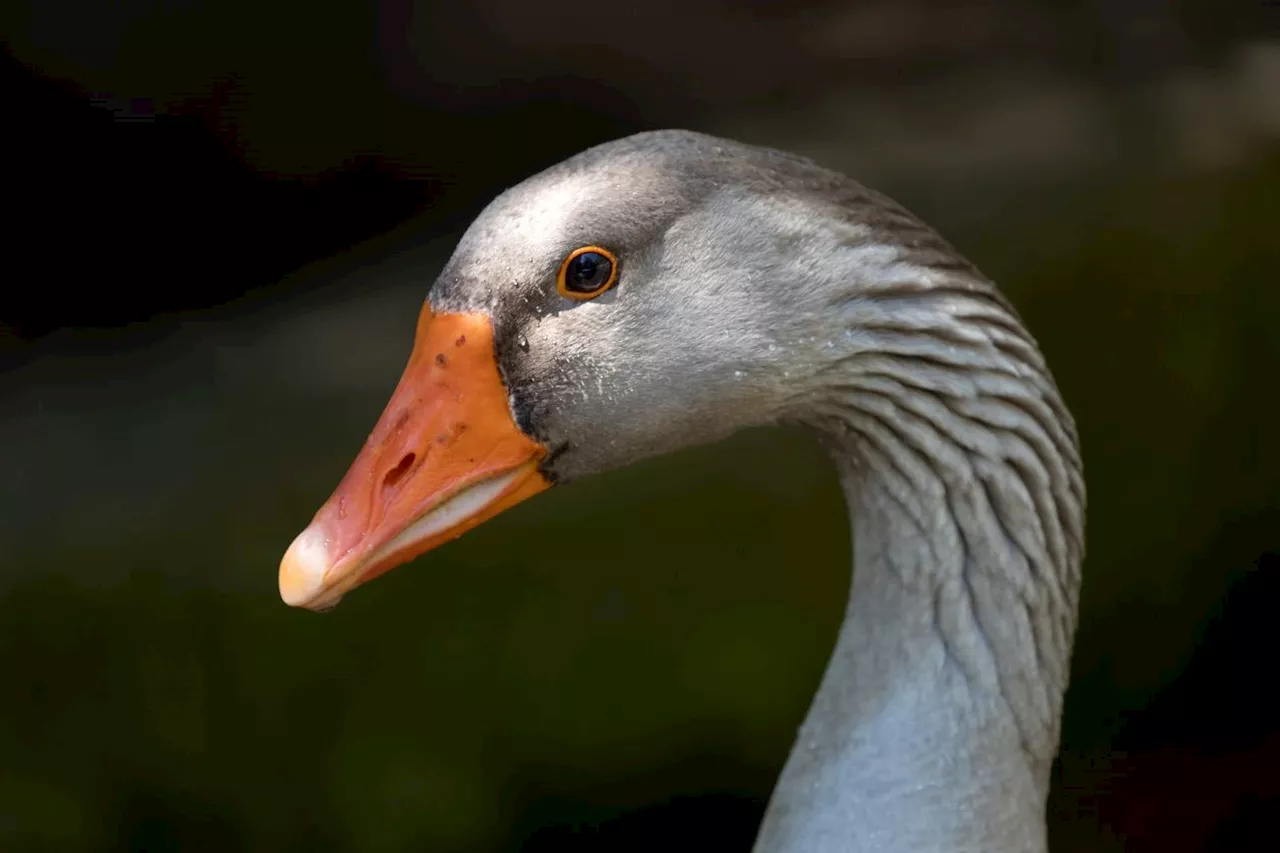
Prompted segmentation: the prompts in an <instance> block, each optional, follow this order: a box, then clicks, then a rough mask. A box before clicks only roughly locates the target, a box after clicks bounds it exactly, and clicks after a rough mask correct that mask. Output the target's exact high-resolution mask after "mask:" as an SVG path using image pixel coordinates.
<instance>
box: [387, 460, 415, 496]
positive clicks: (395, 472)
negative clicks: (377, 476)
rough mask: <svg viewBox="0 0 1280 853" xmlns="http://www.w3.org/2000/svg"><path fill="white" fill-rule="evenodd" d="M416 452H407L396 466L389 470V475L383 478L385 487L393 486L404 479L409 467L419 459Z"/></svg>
mask: <svg viewBox="0 0 1280 853" xmlns="http://www.w3.org/2000/svg"><path fill="white" fill-rule="evenodd" d="M417 458H418V457H417V455H416V454H414V453H406V454H405V455H404V458H403V459H401V460H400V461H399V462H398V463H397V464H396V467H394V468H392V469H391V470H390V471H388V472H387V476H385V477H383V478H382V485H383V486H384V487H385V488H391V487H393V486H395V485H396V483H399V482H400V481H401V480H403V479H404V475H405V474H408V473H409V469H410V468H412V467H413V462H414V460H415V459H417Z"/></svg>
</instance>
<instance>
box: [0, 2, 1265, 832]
mask: <svg viewBox="0 0 1280 853" xmlns="http://www.w3.org/2000/svg"><path fill="white" fill-rule="evenodd" d="M628 5H629V4H600V3H592V2H584V0H549V2H542V3H527V2H524V0H487V2H486V0H364V2H358V0H329V2H324V3H312V2H303V0H259V2H254V3H244V2H218V3H214V2H198V0H119V2H114V3H110V4H106V3H97V2H90V0H39V2H36V0H27V1H26V2H21V0H18V1H17V2H15V0H9V2H6V3H5V4H4V5H3V6H2V7H0V37H2V38H3V51H2V52H0V81H2V82H0V86H2V87H3V93H4V97H3V130H2V131H0V148H2V150H3V152H4V153H3V155H2V156H0V169H2V170H3V173H2V174H3V184H2V185H0V207H2V208H3V210H4V219H5V221H6V223H7V224H6V225H5V226H4V227H3V229H2V230H0V247H2V251H0V359H3V366H2V370H0V849H4V850H6V851H8V850H14V851H25V850H33V851H35V850H77V851H78V850H93V851H96V850H104V851H107V850H110V851H116V850H119V851H149V853H160V851H170V850H184V851H186V850H192V851H224V850H225V851H239V850H246V851H248V850H254V851H259V850H263V851H275V850H317V851H324V850H360V851H432V852H433V853H434V851H440V853H453V851H515V850H530V851H550V850H557V851H586V850H591V851H597V850H611V851H612V850H622V851H626V850H652V849H655V848H657V847H658V846H659V845H662V846H663V847H665V849H677V850H683V849H689V850H704V851H705V850H726V851H733V850H741V851H746V850H747V849H749V846H750V841H751V838H752V836H753V833H754V829H755V826H756V823H757V821H758V820H759V817H760V814H761V812H762V809H763V803H764V800H765V798H766V797H767V796H768V793H769V790H770V788H771V786H772V783H773V780H774V778H775V774H776V773H777V771H778V769H779V768H780V766H781V763H782V760H783V758H784V756H785V754H786V752H787V750H788V749H789V747H790V744H791V738H792V736H793V734H794V731H795V728H796V726H797V725H798V723H799V721H800V719H801V717H802V715H803V713H804V711H805V709H806V707H807V703H808V700H809V697H810V695H811V693H812V691H813V689H814V688H815V686H816V684H817V680H818V677H819V675H820V673H821V670H822V667H823V665H824V663H825V661H826V657H827V653H828V651H829V648H830V645H831V642H832V640H833V638H834V636H835V630H836V626H837V623H838V620H839V617H840V612H841V609H842V607H843V600H844V595H845V588H846V585H847V583H848V563H849V555H850V546H849V542H848V528H847V521H846V518H845V511H844V508H843V506H842V501H841V496H840V494H839V490H838V486H837V483H836V480H835V477H834V474H833V472H832V471H831V470H830V468H829V466H828V464H827V462H826V460H825V459H824V458H823V456H822V454H821V453H820V452H819V451H818V449H817V448H816V447H815V446H814V445H813V444H811V443H810V442H809V441H808V439H807V438H806V437H805V436H803V435H800V434H792V433H787V432H758V433H748V434H744V435H742V436H740V437H738V438H736V439H734V440H731V441H729V442H727V443H726V444H724V445H721V446H717V447H713V448H703V449H698V450H693V451H687V452H684V453H681V454H677V455H675V456H672V457H669V458H665V459H658V460H653V461H650V462H647V463H644V464H641V465H637V466H635V467H634V468H633V469H631V470H627V471H622V472H617V473H614V474H611V475H608V476H602V477H599V478H597V479H596V480H593V481H587V482H582V483H578V484H574V485H572V486H570V487H567V488H564V489H560V490H553V491H552V492H550V493H548V494H546V495H544V496H542V497H540V498H539V499H538V500H536V501H533V502H531V503H528V504H524V505H522V506H520V507H518V508H517V509H515V510H513V511H511V512H509V513H507V514H505V515H504V516H502V517H500V518H499V519H497V520H495V521H493V522H491V523H489V524H487V525H486V526H484V527H483V528H482V529H481V530H479V531H476V532H474V533H472V534H469V535H468V536H466V537H464V538H463V539H461V540H459V541H457V542H455V543H453V544H450V545H449V546H447V547H445V548H443V549H442V550H440V551H438V552H436V553H435V554H433V555H431V556H430V557H429V558H426V559H423V560H420V561H418V562H417V563H415V564H413V565H410V566H407V567H404V568H401V569H399V570H398V571H396V572H394V573H392V574H391V575H389V576H387V577H386V578H385V579H382V580H379V581H378V582H377V583H375V584H372V585H370V586H368V587H366V588H364V589H362V590H360V591H359V593H358V594H355V595H352V596H349V597H348V599H347V600H346V601H345V602H344V603H343V605H342V606H341V607H340V608H338V609H337V610H336V611H335V612H333V613H330V614H327V615H325V616H316V615H313V614H309V613H303V612H298V611H292V610H290V609H288V608H286V607H285V606H284V605H282V604H281V603H280V601H279V600H278V597H277V593H276V566H277V563H278V559H279V557H280V555H281V553H282V552H283V550H284V548H285V547H286V546H287V544H288V543H289V541H290V540H291V539H292V537H293V536H294V534H295V533H296V532H297V531H298V530H299V529H301V527H302V526H303V525H305V523H306V522H307V521H308V520H309V519H310V516H311V514H312V513H313V512H314V511H315V509H316V508H318V507H319V505H320V503H321V502H322V501H323V500H324V498H326V497H327V496H328V494H329V492H330V491H331V489H332V488H333V486H334V485H335V484H336V483H337V480H338V478H339V477H340V476H341V475H342V473H343V472H344V471H345V469H346V467H347V464H348V463H349V462H350V460H351V458H352V456H353V454H354V452H355V451H356V450H357V449H358V448H359V446H360V444H361V442H362V441H363V438H364V436H365V435H366V433H367V431H368V429H369V428H370V427H371V426H372V425H373V422H374V420H375V419H376V417H377V415H378V413H379V411H380V410H381V407H382V404H383V403H384V401H385V399H386V397H387V395H388V394H389V392H390V390H391V388H392V387H393V386H394V384H395V382H396V379H397V378H398V376H399V372H400V369H401V367H402V365H403V362H404V360H405V358H406V357H407V355H408V351H409V347H410V343H411V337H412V330H413V326H414V319H415V316H416V313H417V310H418V307H419V305H420V303H421V301H422V299H423V297H424V295H425V293H426V290H427V287H428V286H429V284H430V283H431V281H432V279H433V277H434V275H435V273H436V271H437V270H438V268H439V267H440V266H441V264H442V263H443V261H444V259H445V258H446V257H447V255H448V253H449V251H450V250H451V247H452V245H453V242H454V241H455V240H456V239H457V236H458V235H459V233H460V230H461V229H462V228H464V227H465V225H466V223H467V222H468V221H469V219H470V218H471V217H472V216H474V215H475V213H476V212H478V210H479V209H480V208H481V207H482V206H483V204H484V203H485V202H486V201H487V200H488V199H489V198H491V197H492V196H493V195H494V194H495V193H496V192H498V191H499V190H501V189H502V188H504V187H506V186H508V185H510V184H512V183H514V182H516V181H518V180H519V179H520V178H522V177H523V176H525V175H527V174H529V173H530V172H532V171H535V170H537V169H540V168H542V167H544V166H546V165H549V164H550V163H552V162H554V161H556V160H558V159H560V158H561V157H563V156H566V155H568V154H570V153H573V152H574V151H576V150H578V149H580V148H582V147H585V146H587V145H589V144H592V143H595V142H600V141H603V140H605V139H608V138H612V137H615V136H619V135H622V134H625V133H629V132H632V131H635V130H641V129H646V128H652V127H662V126H683V127H690V128H694V129H698V130H703V131H707V132H711V133H718V134H722V135H728V136H734V137H738V138H741V139H743V140H746V141H750V142H757V143H762V144H768V145H773V146H776V147H781V148H786V149H790V150H793V151H797V152H799V153H803V154H808V155H810V156H813V157H815V158H817V159H819V160H820V161H822V162H823V163H825V164H827V165H829V166H832V167H835V168H838V169H841V170H844V171H847V172H849V173H851V174H853V175H855V176H857V177H858V178H860V179H862V180H863V181H864V182H867V183H870V184H872V185H873V186H876V187H877V188H879V189H882V190H884V191H887V192H888V193H890V194H891V195H893V196H895V197H897V198H898V199H899V200H900V201H902V202H904V203H905V204H907V205H908V206H909V207H911V208H913V209H914V210H916V211H917V212H918V213H920V214H921V215H922V216H924V217H925V218H926V219H927V220H928V221H930V222H931V223H932V224H934V225H935V226H936V227H937V228H938V229H939V230H941V231H942V232H943V233H944V234H946V235H947V236H948V237H949V238H950V239H951V240H952V241H953V242H954V243H956V244H957V245H958V246H959V247H960V248H961V249H962V250H963V251H964V252H965V253H966V254H967V255H968V256H969V257H970V258H971V259H973V260H974V261H975V262H976V263H977V264H978V265H979V266H980V267H981V268H982V269H983V270H984V271H986V272H987V274H988V275H990V276H991V277H993V278H994V279H995V280H996V281H998V282H1000V283H1001V284H1002V285H1003V286H1004V287H1005V289H1006V291H1007V292H1008V294H1009V295H1010V296H1011V298H1012V299H1013V301H1014V302H1015V303H1016V305H1017V306H1018V307H1019V309H1020V310H1021V311H1022V312H1023V314H1024V317H1025V319H1026V320H1027V322H1028V323H1029V325H1030V326H1031V328H1032V330H1033V331H1034V332H1035V333H1036V334H1037V335H1038V337H1039V339H1040V341H1041V343H1042V345H1043V348H1044V350H1045V351H1046V353H1047V355H1048V357H1049V360H1050V363H1051V365H1052V366H1053V368H1054V370H1055V372H1056V374H1057V377H1058V379H1059V383H1060V385H1061V387H1062V389H1063V392H1064V394H1065V396H1066V399H1067V401H1068V403H1069V404H1070V406H1071V407H1072V409H1073V410H1074V412H1075V414H1076V417H1077V420H1078V423H1079V426H1080V432H1081V435H1082V440H1083V445H1084V453H1085V461H1086V473H1087V477H1088V482H1089V486H1090V502H1089V511H1090V521H1089V549H1088V561H1087V564H1086V575H1085V576H1086V582H1085V587H1084V593H1083V603H1082V609H1081V627H1080V634H1079V642H1078V645H1077V649H1076V653H1075V657H1074V673H1073V683H1072V688H1071V692H1070V694H1069V698H1068V703H1067V714H1066V719H1065V728H1064V739H1063V748H1062V756H1061V760H1060V762H1059V765H1058V767H1057V769H1056V771H1055V778H1054V787H1053V794H1052V801H1051V804H1050V823H1051V832H1052V838H1053V842H1054V849H1056V850H1059V851H1112V850H1122V849H1123V850H1130V851H1162V853H1164V851H1201V850H1204V851H1209V850H1212V851H1251V850H1275V849H1280V774H1277V771H1276V768H1277V767H1280V700H1278V699H1277V698H1276V696H1277V692H1276V691H1275V690H1274V686H1275V683H1276V681H1277V676H1280V666H1278V665H1277V653H1278V652H1280V628H1278V627H1277V622H1278V620H1277V618H1276V615H1275V614H1276V612H1277V607H1280V443H1278V442H1277V416H1278V415H1280V402H1278V399H1280V281H1278V280H1277V270H1278V269H1280V8H1277V4H1276V3H1274V2H1269V0H1240V2H1233V3H1220V2H1212V0H1203V2H1191V0H1185V2H1174V3H1170V2H1160V0H1094V2H1083V3H1068V2H1065V1H1064V0H1052V1H1051V0H1039V2H1013V0H966V2H941V0H938V2H927V1H926V0H864V2H824V0H808V1H807V2H797V0H785V1H784V0H777V2H770V0H752V1H751V2H743V0H738V2H730V0H678V2H675V0H654V2H652V3H650V4H648V5H641V4H635V5H634V8H623V7H624V6H628Z"/></svg>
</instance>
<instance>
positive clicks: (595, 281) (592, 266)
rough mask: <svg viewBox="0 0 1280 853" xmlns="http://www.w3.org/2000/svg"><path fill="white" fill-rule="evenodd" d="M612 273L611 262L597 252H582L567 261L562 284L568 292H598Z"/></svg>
mask: <svg viewBox="0 0 1280 853" xmlns="http://www.w3.org/2000/svg"><path fill="white" fill-rule="evenodd" d="M611 272H613V261H611V260H609V259H608V258H606V257H605V256H604V255H602V254H600V253H599V252H583V253H582V254H581V255H578V256H577V257H575V258H574V259H573V260H571V261H569V268H568V269H567V270H565V273H564V284H565V287H567V288H568V289H569V290H572V291H576V292H578V293H590V292H591V291H593V290H599V289H600V288H601V287H603V286H604V283H605V282H607V281H608V280H609V274H610V273H611Z"/></svg>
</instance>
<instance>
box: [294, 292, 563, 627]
mask: <svg viewBox="0 0 1280 853" xmlns="http://www.w3.org/2000/svg"><path fill="white" fill-rule="evenodd" d="M546 452H547V451H546V448H545V447H544V446H543V445H542V444H540V443H538V442H536V441H534V440H533V439H531V438H529V437H528V436H527V435H525V434H524V433H523V432H522V431H521V430H520V428H519V427H518V426H517V425H516V422H515V420H514V419H513V418H512V415H511V408H510V404H509V403H508V399H507V389H506V387H505V386H504V385H503V382H502V377H501V375H500V374H499V372H498V364H497V358H496V356H495V354H494V347H493V326H492V324H491V323H490V321H489V318H488V317H487V316H486V315H484V314H439V315H437V314H434V313H433V312H432V310H431V306H430V305H429V304H428V305H427V306H426V307H424V308H423V309H422V315H421V317H419V319H418V331H417V337H416V339H415V341H414V347H413V354H412V355H411V356H410V357H409V364H408V366H407V367H405V370H404V375H403V376H401V377H400V384H399V385H397V386H396V390H395V392H394V393H393V394H392V395H391V401H390V402H389V403H387V407H386V409H385V410H384V411H383V413H382V417H381V418H379V419H378V423H377V425H376V426H375V427H374V428H373V432H372V433H371V434H370V436H369V439H368V441H366V442H365V445H364V448H363V449H362V450H361V451H360V454H359V455H358V456H357V457H356V460H355V462H354V463H352V465H351V469H350V470H349V471H347V475H346V476H345V477H343V478H342V482H340V483H339V484H338V488H337V489H336V490H335V491H334V493H333V495H332V497H330V498H329V500H328V501H327V502H326V503H325V505H324V506H322V507H321V508H320V511H319V512H317V513H316V515H315V518H314V519H312V521H311V524H310V525H309V526H308V527H307V529H306V530H304V531H302V533H300V534H298V537H297V538H296V539H294V540H293V544H292V545H290V546H289V550H288V551H286V552H285V555H284V559H283V560H281V561H280V597H281V598H283V599H284V601H285V603H286V604H289V605H292V606H294V607H306V608H309V609H312V610H326V609H328V608H330V607H333V606H334V605H335V604H337V603H338V601H339V600H340V599H341V598H342V596H343V595H344V594H345V593H347V592H348V591H350V590H352V589H354V588H355V587H357V586H359V585H360V584H362V583H364V582H366V581H369V580H372V579H373V578H375V577H377V576H378V575H381V574H383V573H385V572H387V571H389V570H391V569H393V568H395V567H396V566H399V565H400V564H402V563H406V562H408V561H409V560H412V559H413V558H414V557H417V556H418V555H420V554H423V553H426V552H427V551H430V550H431V549H432V548H435V547H436V546H438V545H441V544H443V543H445V542H448V541H449V540H451V539H456V538H457V537H458V536H461V535H462V534H463V533H465V532H466V531H467V530H470V529H471V528H472V527H475V526H476V525H478V524H480V523H481V522H483V521H485V520H487V519H489V518H492V517H493V516H495V515H497V514H498V513H500V512H502V511H503V510H505V509H507V508H508V507H511V506H514V505H515V504H517V503H519V502H520V501H522V500H524V499H525V498H528V497H532V496H533V495H535V494H537V493H538V492H540V491H542V490H543V489H546V488H547V487H549V486H550V485H551V484H550V483H549V482H548V481H547V480H546V479H545V478H544V477H543V476H542V474H541V473H540V472H539V470H538V463H539V462H540V461H541V460H542V458H543V457H544V456H545V455H546Z"/></svg>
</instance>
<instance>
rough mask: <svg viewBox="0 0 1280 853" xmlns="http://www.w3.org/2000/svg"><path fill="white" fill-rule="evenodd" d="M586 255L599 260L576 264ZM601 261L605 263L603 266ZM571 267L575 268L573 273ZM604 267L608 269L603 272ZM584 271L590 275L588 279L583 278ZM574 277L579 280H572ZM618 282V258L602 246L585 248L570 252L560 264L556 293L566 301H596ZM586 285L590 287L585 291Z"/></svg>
mask: <svg viewBox="0 0 1280 853" xmlns="http://www.w3.org/2000/svg"><path fill="white" fill-rule="evenodd" d="M585 255H597V256H598V258H591V259H588V261H587V262H584V263H579V264H575V263H574V262H575V261H578V260H579V259H580V258H583V256H585ZM601 261H603V262H604V263H603V264H601ZM571 266H573V267H574V270H573V271H572V273H571V271H570V267H571ZM602 267H607V269H604V270H602ZM584 270H585V271H586V272H588V273H589V275H588V277H586V278H583V272H584ZM601 273H603V274H601ZM573 276H577V277H578V280H576V281H574V280H571V279H572V278H573ZM592 277H594V278H602V279H603V280H602V281H599V282H597V281H594V280H592ZM617 282H618V256H617V255H615V254H614V253H613V252H610V251H609V250H608V249H605V248H603V247H601V246H583V247H581V248H578V249H574V250H573V251H572V252H570V253H569V254H568V255H567V256H566V257H565V259H564V261H563V262H562V263H561V264H560V271H559V272H558V273H556V292H558V293H559V294H560V295H561V296H563V297H565V298H566V299H576V300H578V301H579V302H585V301H586V300H588V299H595V298H596V297H597V296H599V295H600V294H602V293H604V292H605V291H606V290H608V289H609V288H611V287H613V286H614V285H615V284H617ZM584 285H587V286H588V287H587V289H583V288H584Z"/></svg>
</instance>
